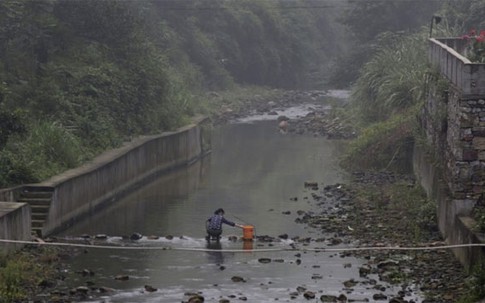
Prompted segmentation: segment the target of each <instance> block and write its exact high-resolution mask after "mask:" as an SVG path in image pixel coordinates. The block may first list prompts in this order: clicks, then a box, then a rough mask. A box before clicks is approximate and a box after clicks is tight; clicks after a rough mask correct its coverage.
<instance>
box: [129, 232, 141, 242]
mask: <svg viewBox="0 0 485 303" xmlns="http://www.w3.org/2000/svg"><path fill="white" fill-rule="evenodd" d="M141 238H143V235H142V234H140V233H133V234H131V236H130V240H133V241H136V240H140V239H141Z"/></svg>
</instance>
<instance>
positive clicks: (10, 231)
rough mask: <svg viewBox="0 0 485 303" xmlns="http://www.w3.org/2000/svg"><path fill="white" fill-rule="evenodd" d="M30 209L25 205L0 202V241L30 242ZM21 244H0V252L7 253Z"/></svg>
mask: <svg viewBox="0 0 485 303" xmlns="http://www.w3.org/2000/svg"><path fill="white" fill-rule="evenodd" d="M30 222H31V221H30V207H29V205H27V204H25V203H15V202H0V239H9V240H21V241H26V240H30V238H31V235H30V232H31V223H30ZM22 246H23V245H22V244H14V243H3V242H0V252H2V253H9V252H11V251H14V250H17V249H19V248H20V247H22Z"/></svg>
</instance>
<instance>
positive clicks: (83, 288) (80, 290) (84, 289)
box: [76, 286, 89, 294]
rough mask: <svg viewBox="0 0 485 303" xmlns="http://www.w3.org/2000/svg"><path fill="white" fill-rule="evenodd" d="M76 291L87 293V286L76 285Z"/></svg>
mask: <svg viewBox="0 0 485 303" xmlns="http://www.w3.org/2000/svg"><path fill="white" fill-rule="evenodd" d="M76 292H78V293H83V294H87V293H88V292H89V288H88V287H86V286H79V287H76Z"/></svg>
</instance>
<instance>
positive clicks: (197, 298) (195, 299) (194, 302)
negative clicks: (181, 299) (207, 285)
mask: <svg viewBox="0 0 485 303" xmlns="http://www.w3.org/2000/svg"><path fill="white" fill-rule="evenodd" d="M204 301H205V299H204V297H203V296H201V295H193V296H192V297H190V298H189V300H188V301H187V303H203V302H204Z"/></svg>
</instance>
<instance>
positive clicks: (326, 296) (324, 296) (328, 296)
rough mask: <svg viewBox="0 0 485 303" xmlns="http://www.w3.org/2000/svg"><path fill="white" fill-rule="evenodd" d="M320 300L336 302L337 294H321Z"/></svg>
mask: <svg viewBox="0 0 485 303" xmlns="http://www.w3.org/2000/svg"><path fill="white" fill-rule="evenodd" d="M320 301H322V302H332V303H336V302H337V296H332V295H321V296H320Z"/></svg>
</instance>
